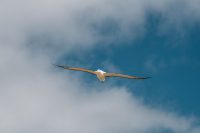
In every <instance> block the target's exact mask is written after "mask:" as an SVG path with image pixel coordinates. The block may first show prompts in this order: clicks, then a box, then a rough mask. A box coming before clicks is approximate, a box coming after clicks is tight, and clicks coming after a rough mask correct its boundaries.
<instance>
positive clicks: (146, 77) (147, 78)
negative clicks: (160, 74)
mask: <svg viewBox="0 0 200 133" xmlns="http://www.w3.org/2000/svg"><path fill="white" fill-rule="evenodd" d="M149 78H152V77H144V78H142V79H149Z"/></svg>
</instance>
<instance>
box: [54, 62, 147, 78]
mask: <svg viewBox="0 0 200 133" xmlns="http://www.w3.org/2000/svg"><path fill="white" fill-rule="evenodd" d="M56 66H57V67H61V68H64V69H68V70H75V71H82V72H87V73H90V74H94V75H96V76H97V78H98V79H99V80H100V81H105V78H106V77H121V78H128V79H148V78H150V77H138V76H129V75H124V74H118V73H107V72H104V71H102V70H99V69H98V70H97V71H93V70H89V69H85V68H77V67H69V66H62V65H56Z"/></svg>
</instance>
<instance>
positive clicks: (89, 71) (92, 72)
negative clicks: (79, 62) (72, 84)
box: [55, 65, 96, 74]
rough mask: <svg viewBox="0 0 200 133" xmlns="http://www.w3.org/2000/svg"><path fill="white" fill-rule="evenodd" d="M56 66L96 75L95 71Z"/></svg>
mask: <svg viewBox="0 0 200 133" xmlns="http://www.w3.org/2000/svg"><path fill="white" fill-rule="evenodd" d="M55 66H57V67H61V68H63V69H68V70H75V71H83V72H88V73H91V74H96V73H95V71H92V70H88V69H85V68H76V67H69V66H62V65H55Z"/></svg>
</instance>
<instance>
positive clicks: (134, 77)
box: [104, 73, 150, 79]
mask: <svg viewBox="0 0 200 133" xmlns="http://www.w3.org/2000/svg"><path fill="white" fill-rule="evenodd" d="M104 75H105V76H106V77H122V78H129V79H148V78H150V77H137V76H129V75H124V74H118V73H105V74H104Z"/></svg>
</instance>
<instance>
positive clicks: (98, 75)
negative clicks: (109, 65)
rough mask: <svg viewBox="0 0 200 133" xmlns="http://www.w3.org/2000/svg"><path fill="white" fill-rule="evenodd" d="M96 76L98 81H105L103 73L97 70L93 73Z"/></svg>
mask: <svg viewBox="0 0 200 133" xmlns="http://www.w3.org/2000/svg"><path fill="white" fill-rule="evenodd" d="M95 73H96V75H97V78H98V79H99V80H100V81H105V79H106V77H105V73H106V72H104V71H102V70H100V69H98V70H96V71H95Z"/></svg>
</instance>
